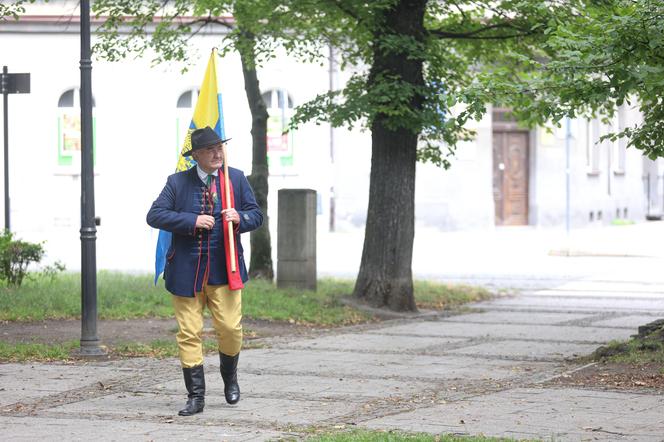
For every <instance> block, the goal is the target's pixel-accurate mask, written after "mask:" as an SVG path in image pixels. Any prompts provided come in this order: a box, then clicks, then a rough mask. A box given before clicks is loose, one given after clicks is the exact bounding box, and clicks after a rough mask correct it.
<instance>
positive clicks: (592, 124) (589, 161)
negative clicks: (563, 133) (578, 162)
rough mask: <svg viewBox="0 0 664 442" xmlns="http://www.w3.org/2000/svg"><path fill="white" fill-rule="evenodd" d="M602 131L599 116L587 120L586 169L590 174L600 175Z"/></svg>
mask: <svg viewBox="0 0 664 442" xmlns="http://www.w3.org/2000/svg"><path fill="white" fill-rule="evenodd" d="M600 133H601V132H600V121H599V119H598V118H594V119H592V120H586V169H587V171H588V174H589V175H599V164H600V163H599V162H600V146H601V144H600V143H599V138H600Z"/></svg>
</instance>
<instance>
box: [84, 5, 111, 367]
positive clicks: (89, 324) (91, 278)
mask: <svg viewBox="0 0 664 442" xmlns="http://www.w3.org/2000/svg"><path fill="white" fill-rule="evenodd" d="M90 54H91V50H90V1H89V0H82V1H81V88H80V91H81V143H82V145H81V355H82V356H101V355H104V354H105V353H106V352H105V350H104V348H103V347H102V346H101V344H100V341H99V338H98V337H97V255H96V248H95V242H96V239H97V228H96V227H95V189H94V170H93V167H94V165H93V158H92V61H91V59H90V57H91V55H90Z"/></svg>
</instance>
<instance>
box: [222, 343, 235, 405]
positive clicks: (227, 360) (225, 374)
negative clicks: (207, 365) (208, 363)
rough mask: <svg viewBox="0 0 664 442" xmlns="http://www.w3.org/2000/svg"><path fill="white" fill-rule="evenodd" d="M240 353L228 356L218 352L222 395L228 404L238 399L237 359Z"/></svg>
mask: <svg viewBox="0 0 664 442" xmlns="http://www.w3.org/2000/svg"><path fill="white" fill-rule="evenodd" d="M239 359H240V353H238V354H236V355H235V356H228V355H225V354H223V353H221V352H219V369H220V370H221V378H222V379H223V380H224V396H226V402H228V403H229V404H237V403H238V401H239V400H240V386H239V385H238V383H237V361H238V360H239Z"/></svg>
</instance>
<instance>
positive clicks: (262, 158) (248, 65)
mask: <svg viewBox="0 0 664 442" xmlns="http://www.w3.org/2000/svg"><path fill="white" fill-rule="evenodd" d="M246 38H249V39H252V40H253V38H252V37H251V36H247V37H246ZM252 43H253V41H252ZM251 47H252V48H253V44H252V45H251ZM240 58H241V60H242V74H243V75H244V90H245V92H246V94H247V102H248V103H249V109H250V110H251V137H252V165H251V175H249V177H248V179H249V183H250V184H251V187H252V188H253V189H254V194H255V195H256V202H257V203H258V205H259V206H260V208H261V211H262V212H263V225H262V226H261V227H260V228H259V229H257V230H254V231H252V232H251V233H250V243H251V262H250V264H249V276H250V277H251V278H257V279H265V280H268V281H272V279H273V278H274V270H273V268H272V243H271V240H270V229H269V226H270V223H269V218H268V215H267V195H268V175H269V170H268V165H267V117H268V115H267V109H266V108H265V103H264V102H263V97H262V96H261V90H260V85H259V83H258V75H257V74H256V67H255V63H254V52H253V50H247V51H242V52H241V54H240Z"/></svg>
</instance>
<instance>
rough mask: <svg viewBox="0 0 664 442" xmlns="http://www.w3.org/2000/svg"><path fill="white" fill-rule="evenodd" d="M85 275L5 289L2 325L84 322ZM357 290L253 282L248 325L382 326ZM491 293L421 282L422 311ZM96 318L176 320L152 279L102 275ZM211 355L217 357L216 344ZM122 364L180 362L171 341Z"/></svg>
mask: <svg viewBox="0 0 664 442" xmlns="http://www.w3.org/2000/svg"><path fill="white" fill-rule="evenodd" d="M80 278H81V277H80V274H78V273H64V274H59V275H57V276H56V277H55V278H53V279H51V278H47V277H41V278H40V277H31V278H30V279H27V280H26V281H25V282H24V283H23V285H22V286H21V287H20V288H7V287H0V321H41V320H46V319H78V318H80V309H81V307H80V297H81V294H80ZM352 290H353V282H352V281H350V280H336V279H322V280H320V281H319V282H318V290H317V291H315V292H314V291H307V290H297V289H286V290H281V289H277V288H276V287H275V286H274V285H273V284H270V283H267V282H265V281H250V282H249V283H248V284H247V285H246V287H245V289H244V290H243V292H242V297H243V303H242V304H243V305H242V308H243V314H244V316H245V317H248V318H252V319H259V320H267V321H286V322H289V323H293V324H301V325H310V326H323V327H327V326H330V327H334V326H341V325H350V324H358V323H363V322H368V321H373V320H377V318H375V317H373V316H372V315H371V314H369V313H366V312H363V311H360V310H357V309H355V308H353V307H351V306H349V305H346V304H345V303H344V302H342V301H343V299H344V298H346V297H348V296H349V295H350V293H351V292H352ZM491 296H492V295H491V293H490V292H488V291H487V290H485V289H481V288H477V287H471V286H463V285H449V284H442V283H432V282H426V281H416V282H415V299H416V302H417V304H418V307H420V308H424V309H437V310H443V309H448V308H453V307H456V306H459V305H462V304H464V303H468V302H473V301H479V300H483V299H487V298H489V297H491ZM97 311H98V316H99V318H100V319H121V320H131V319H140V318H149V317H153V318H171V317H173V307H172V304H171V295H170V294H169V293H168V292H167V291H166V290H165V288H164V286H163V281H159V283H158V284H157V286H155V285H154V284H153V283H152V276H150V275H130V274H125V273H114V272H99V273H98V275H97ZM77 347H78V341H72V342H68V343H66V344H64V345H63V344H52V345H48V344H39V343H26V344H7V343H2V342H0V360H3V361H24V360H63V359H67V358H68V356H69V354H70V352H71V351H72V350H73V349H75V348H77ZM205 348H206V349H211V350H210V351H213V350H215V349H216V344H215V343H214V341H209V342H208V341H207V340H206V342H205ZM110 350H111V353H112V354H114V355H117V356H149V357H169V356H176V355H177V348H176V345H175V342H174V340H172V341H153V342H150V343H149V344H136V343H126V344H121V345H115V346H114V347H113V348H111V349H110Z"/></svg>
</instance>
